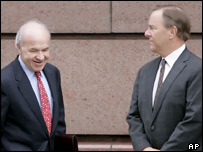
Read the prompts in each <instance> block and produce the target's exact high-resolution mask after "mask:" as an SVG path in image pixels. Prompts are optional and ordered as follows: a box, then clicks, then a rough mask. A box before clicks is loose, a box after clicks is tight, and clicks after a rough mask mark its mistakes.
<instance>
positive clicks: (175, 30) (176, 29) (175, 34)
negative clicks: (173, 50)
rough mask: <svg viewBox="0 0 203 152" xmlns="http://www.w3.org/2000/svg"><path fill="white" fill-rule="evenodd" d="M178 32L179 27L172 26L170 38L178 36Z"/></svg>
mask: <svg viewBox="0 0 203 152" xmlns="http://www.w3.org/2000/svg"><path fill="white" fill-rule="evenodd" d="M177 33H178V28H177V27H176V26H171V27H170V36H169V39H170V40H171V39H174V38H175V37H176V36H177Z"/></svg>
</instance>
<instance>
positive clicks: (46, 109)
mask: <svg viewBox="0 0 203 152" xmlns="http://www.w3.org/2000/svg"><path fill="white" fill-rule="evenodd" d="M35 74H36V76H37V80H38V88H39V92H40V100H41V111H42V115H43V118H44V121H45V123H46V126H47V129H48V132H49V135H50V134H51V121H52V118H51V108H50V103H49V99H48V96H47V93H46V91H45V89H44V85H43V83H42V81H41V74H40V72H35Z"/></svg>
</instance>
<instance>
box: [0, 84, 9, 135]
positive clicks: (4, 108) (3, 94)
mask: <svg viewBox="0 0 203 152" xmlns="http://www.w3.org/2000/svg"><path fill="white" fill-rule="evenodd" d="M4 88H5V86H3V84H2V82H1V132H2V131H3V128H4V124H5V120H6V116H7V111H8V107H9V100H8V96H7V94H6V91H5V89H4Z"/></svg>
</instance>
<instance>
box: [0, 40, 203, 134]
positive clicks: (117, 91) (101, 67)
mask: <svg viewBox="0 0 203 152" xmlns="http://www.w3.org/2000/svg"><path fill="white" fill-rule="evenodd" d="M188 48H189V49H191V51H193V52H194V53H195V54H197V55H198V56H200V57H201V56H202V41H201V40H196V39H195V40H190V41H189V42H188ZM16 54H17V51H16V50H15V48H14V40H1V67H4V66H5V65H7V64H8V63H9V62H10V61H12V60H13V59H14V58H15V57H16ZM157 56H158V55H156V54H154V53H152V52H151V51H150V50H149V44H148V41H147V40H145V39H138V40H129V39H126V40H99V39H98V40H82V39H80V40H56V39H55V40H52V42H51V59H50V62H51V63H52V64H54V65H56V66H57V67H58V68H59V69H60V71H61V77H62V89H63V96H64V102H65V113H66V123H67V133H71V134H120V135H123V134H128V125H127V123H126V121H125V118H126V115H127V112H128V110H129V106H130V101H131V96H132V91H133V85H134V81H135V77H136V75H137V72H138V70H139V69H140V67H141V66H143V65H144V64H145V63H147V62H149V61H151V60H152V59H154V58H156V57H157Z"/></svg>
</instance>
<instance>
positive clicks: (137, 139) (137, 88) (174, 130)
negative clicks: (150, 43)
mask: <svg viewBox="0 0 203 152" xmlns="http://www.w3.org/2000/svg"><path fill="white" fill-rule="evenodd" d="M160 60H161V57H159V58H157V59H155V60H153V61H151V62H150V63H148V64H146V65H145V66H143V67H142V68H141V69H140V71H139V73H138V76H137V79H136V81H135V85H134V91H133V96H132V102H131V106H130V111H129V113H128V116H127V122H128V124H129V134H130V136H131V141H132V144H133V147H134V149H135V150H141V149H143V148H145V147H148V146H152V147H154V148H157V149H161V150H166V151H167V150H168V151H170V150H175V151H179V150H181V151H186V150H188V149H189V147H188V146H189V144H190V143H191V144H195V143H198V144H199V145H200V147H199V149H198V150H201V149H202V148H201V147H202V60H201V59H200V58H198V57H196V56H195V55H193V54H192V53H191V52H189V51H188V50H187V49H185V50H184V52H183V53H182V54H181V55H180V57H179V58H178V60H177V61H176V62H175V64H174V66H173V68H172V69H171V71H170V72H169V74H168V76H167V78H166V79H165V81H164V83H163V85H162V88H161V90H160V94H159V96H158V100H157V101H156V105H155V108H154V110H153V112H152V90H153V85H154V81H155V77H156V73H157V70H158V67H159V63H160Z"/></svg>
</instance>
